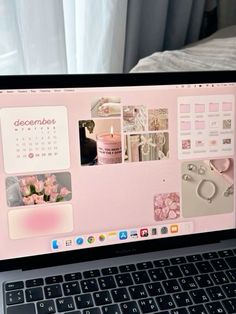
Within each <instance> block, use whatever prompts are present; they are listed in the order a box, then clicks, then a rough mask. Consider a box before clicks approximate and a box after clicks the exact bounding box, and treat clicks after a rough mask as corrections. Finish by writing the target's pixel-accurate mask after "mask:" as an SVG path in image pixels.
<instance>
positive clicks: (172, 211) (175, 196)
mask: <svg viewBox="0 0 236 314" xmlns="http://www.w3.org/2000/svg"><path fill="white" fill-rule="evenodd" d="M179 217H180V196H179V193H177V192H172V193H162V194H156V195H155V196H154V219H155V220H156V221H163V220H173V219H177V218H179Z"/></svg>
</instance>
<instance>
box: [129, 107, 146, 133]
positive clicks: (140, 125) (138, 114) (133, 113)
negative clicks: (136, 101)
mask: <svg viewBox="0 0 236 314" xmlns="http://www.w3.org/2000/svg"><path fill="white" fill-rule="evenodd" d="M146 130H147V108H146V106H124V107H123V131H124V132H142V131H146Z"/></svg>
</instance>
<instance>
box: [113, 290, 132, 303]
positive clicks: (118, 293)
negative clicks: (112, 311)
mask: <svg viewBox="0 0 236 314" xmlns="http://www.w3.org/2000/svg"><path fill="white" fill-rule="evenodd" d="M111 294H112V297H113V300H114V301H115V302H123V301H127V300H129V299H130V298H129V294H128V291H127V289H126V288H118V289H113V290H111Z"/></svg>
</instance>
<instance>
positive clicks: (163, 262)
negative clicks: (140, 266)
mask: <svg viewBox="0 0 236 314" xmlns="http://www.w3.org/2000/svg"><path fill="white" fill-rule="evenodd" d="M153 263H154V265H155V267H165V266H169V265H170V261H169V260H168V259H159V260H157V261H154V262H153Z"/></svg>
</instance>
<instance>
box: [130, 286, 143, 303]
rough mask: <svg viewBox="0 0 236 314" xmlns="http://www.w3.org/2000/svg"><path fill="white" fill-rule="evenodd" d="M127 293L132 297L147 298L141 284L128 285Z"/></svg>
mask: <svg viewBox="0 0 236 314" xmlns="http://www.w3.org/2000/svg"><path fill="white" fill-rule="evenodd" d="M129 293H130V295H131V298H132V299H134V300H135V299H141V298H147V292H146V290H145V288H144V286H143V285H139V286H132V287H129Z"/></svg>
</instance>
